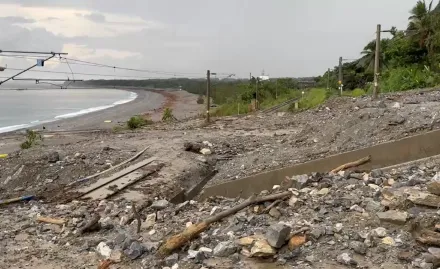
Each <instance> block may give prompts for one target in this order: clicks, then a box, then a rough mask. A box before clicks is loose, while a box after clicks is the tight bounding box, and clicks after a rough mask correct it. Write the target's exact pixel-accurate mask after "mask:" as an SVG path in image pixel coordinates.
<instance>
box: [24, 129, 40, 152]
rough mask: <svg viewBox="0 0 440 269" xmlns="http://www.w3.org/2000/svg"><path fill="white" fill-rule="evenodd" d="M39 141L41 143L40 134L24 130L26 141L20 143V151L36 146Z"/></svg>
mask: <svg viewBox="0 0 440 269" xmlns="http://www.w3.org/2000/svg"><path fill="white" fill-rule="evenodd" d="M40 141H43V137H42V136H41V134H39V133H37V132H35V131H32V130H26V141H24V142H23V143H21V145H20V147H21V149H29V148H31V147H33V146H35V145H37V144H38V143H39V142H40Z"/></svg>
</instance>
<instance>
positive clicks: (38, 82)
mask: <svg viewBox="0 0 440 269" xmlns="http://www.w3.org/2000/svg"><path fill="white" fill-rule="evenodd" d="M2 53H15V54H39V55H50V56H48V57H47V58H45V59H42V60H43V62H45V61H48V60H50V59H52V58H54V57H56V56H59V57H61V55H68V53H65V52H53V51H51V52H40V51H14V50H0V55H1V54H2ZM36 66H38V63H36V64H34V65H32V66H31V67H29V68H26V69H24V70H22V71H20V72H18V73H17V74H15V75H13V76H11V77H9V78H7V79H5V80H3V81H0V85H2V84H3V83H5V82H7V81H10V80H28V81H29V80H33V81H35V83H36V84H40V83H41V82H42V81H43V82H42V83H46V84H50V85H54V86H58V87H61V89H63V85H57V84H53V83H49V82H44V81H63V82H66V81H69V82H76V81H82V80H70V79H69V78H68V79H67V80H66V79H37V78H35V79H34V78H16V77H17V76H19V75H21V74H23V73H25V72H27V71H29V70H31V69H32V68H34V67H36ZM2 69H3V70H2V71H4V70H7V68H2ZM72 74H73V73H72ZM66 87H67V86H66Z"/></svg>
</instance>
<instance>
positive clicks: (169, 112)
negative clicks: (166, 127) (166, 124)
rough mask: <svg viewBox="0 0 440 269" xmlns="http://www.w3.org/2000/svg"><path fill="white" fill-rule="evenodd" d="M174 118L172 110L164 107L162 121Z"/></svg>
mask: <svg viewBox="0 0 440 269" xmlns="http://www.w3.org/2000/svg"><path fill="white" fill-rule="evenodd" d="M174 119H175V118H174V115H173V110H172V109H171V108H169V107H167V108H165V110H164V111H163V114H162V121H172V120H174Z"/></svg>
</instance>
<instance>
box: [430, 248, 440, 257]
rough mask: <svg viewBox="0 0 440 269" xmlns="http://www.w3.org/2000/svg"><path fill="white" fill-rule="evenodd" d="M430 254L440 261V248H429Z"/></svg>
mask: <svg viewBox="0 0 440 269" xmlns="http://www.w3.org/2000/svg"><path fill="white" fill-rule="evenodd" d="M428 252H429V253H431V255H433V256H435V257H436V258H437V259H440V248H434V247H431V248H428Z"/></svg>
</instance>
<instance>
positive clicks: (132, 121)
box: [127, 116, 147, 130]
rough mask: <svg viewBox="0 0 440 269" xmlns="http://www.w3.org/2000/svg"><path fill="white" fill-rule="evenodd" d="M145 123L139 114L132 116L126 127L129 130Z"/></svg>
mask: <svg viewBox="0 0 440 269" xmlns="http://www.w3.org/2000/svg"><path fill="white" fill-rule="evenodd" d="M145 125H147V121H146V120H145V119H144V118H143V117H141V116H133V117H131V118H130V119H129V120H128V121H127V127H128V128H129V129H131V130H134V129H137V128H141V127H142V126H145Z"/></svg>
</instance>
